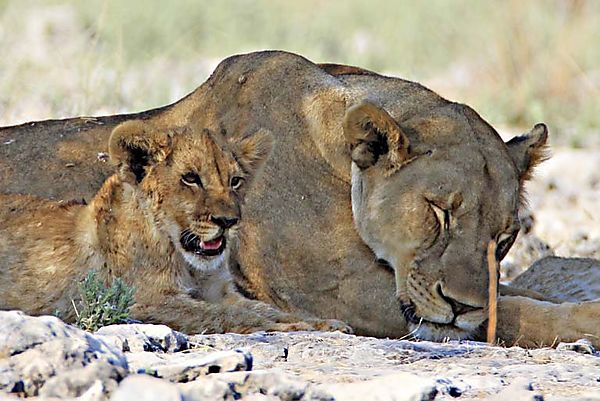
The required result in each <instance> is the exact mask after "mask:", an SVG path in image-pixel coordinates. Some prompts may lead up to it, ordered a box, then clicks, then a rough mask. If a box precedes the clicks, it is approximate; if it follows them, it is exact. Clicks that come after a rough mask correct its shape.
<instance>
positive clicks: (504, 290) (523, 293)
mask: <svg viewBox="0 0 600 401" xmlns="http://www.w3.org/2000/svg"><path fill="white" fill-rule="evenodd" d="M498 292H499V293H500V295H504V296H513V297H527V298H533V299H537V300H538V301H546V302H552V303H553V304H560V303H561V302H562V301H561V300H560V299H556V298H551V297H547V296H545V295H543V294H540V293H539V292H537V291H533V290H526V289H523V288H518V287H512V286H510V285H506V284H499V285H498Z"/></svg>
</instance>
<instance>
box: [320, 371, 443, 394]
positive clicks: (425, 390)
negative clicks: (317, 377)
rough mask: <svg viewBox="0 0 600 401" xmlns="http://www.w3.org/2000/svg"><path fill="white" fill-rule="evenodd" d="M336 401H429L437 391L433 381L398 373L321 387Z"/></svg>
mask: <svg viewBox="0 0 600 401" xmlns="http://www.w3.org/2000/svg"><path fill="white" fill-rule="evenodd" d="M322 388H323V389H324V390H326V391H327V392H328V393H330V394H331V395H332V396H333V397H335V400H336V401H368V400H377V401H430V400H434V399H435V397H436V395H437V393H438V391H437V389H436V385H435V381H434V380H431V379H424V378H421V377H419V376H417V375H414V374H410V373H398V374H394V375H388V376H383V377H380V378H377V379H373V380H367V381H363V382H356V383H340V384H332V385H324V386H322Z"/></svg>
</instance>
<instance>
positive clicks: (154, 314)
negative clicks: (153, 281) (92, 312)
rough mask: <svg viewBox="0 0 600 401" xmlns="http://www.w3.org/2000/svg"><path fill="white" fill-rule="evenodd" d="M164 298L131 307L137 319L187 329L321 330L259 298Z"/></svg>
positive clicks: (178, 296) (181, 296)
mask: <svg viewBox="0 0 600 401" xmlns="http://www.w3.org/2000/svg"><path fill="white" fill-rule="evenodd" d="M160 298H161V299H163V300H164V301H162V302H149V303H148V302H143V301H142V302H138V303H136V304H135V305H134V306H133V307H132V309H131V311H132V316H133V317H134V318H135V319H138V320H141V321H143V322H147V323H160V324H166V325H168V326H169V327H171V328H173V329H175V330H178V331H182V332H184V333H194V334H195V333H241V334H245V333H252V332H255V331H305V330H318V327H317V326H316V325H313V324H312V323H310V322H308V321H306V320H303V319H301V318H295V317H293V315H291V314H286V313H284V312H281V311H279V310H277V309H275V308H273V307H271V306H269V305H267V304H264V303H262V302H258V301H250V300H244V299H243V298H242V297H241V296H240V297H239V298H240V299H241V300H242V301H240V300H235V299H234V300H232V301H233V302H231V301H230V300H228V302H225V303H210V302H206V301H202V300H197V299H194V298H192V297H190V296H189V295H185V294H179V295H174V296H164V297H160Z"/></svg>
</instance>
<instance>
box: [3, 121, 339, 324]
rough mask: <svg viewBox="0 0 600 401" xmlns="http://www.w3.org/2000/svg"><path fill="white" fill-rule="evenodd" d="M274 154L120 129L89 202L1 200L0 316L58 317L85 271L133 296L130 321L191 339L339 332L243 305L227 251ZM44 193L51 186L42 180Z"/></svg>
mask: <svg viewBox="0 0 600 401" xmlns="http://www.w3.org/2000/svg"><path fill="white" fill-rule="evenodd" d="M271 147H272V138H271V136H270V134H269V133H267V132H266V131H263V130H259V131H258V132H255V133H254V134H252V135H249V136H247V137H244V138H238V139H236V140H231V139H230V140H228V141H226V140H225V139H223V138H221V137H217V136H216V135H213V134H211V133H210V132H209V131H208V130H203V131H202V132H192V131H191V130H189V129H188V130H180V131H179V132H175V133H173V132H168V131H167V130H163V129H158V128H156V127H154V126H153V125H152V124H151V123H149V122H144V121H128V122H125V123H123V124H121V125H119V126H118V127H116V128H115V129H114V131H113V132H112V134H111V136H110V140H109V153H110V157H111V160H112V161H113V162H114V163H116V164H117V166H118V169H117V172H116V173H115V174H114V175H113V176H111V177H110V178H108V179H107V180H106V182H105V183H104V184H103V186H102V187H101V189H100V190H99V191H98V193H97V194H96V196H95V197H94V198H93V199H92V201H91V202H90V204H89V205H82V204H79V203H73V202H67V203H61V202H54V201H50V200H42V199H38V198H34V197H31V196H24V195H0V309H21V310H24V311H25V312H27V313H30V314H50V313H55V312H56V311H58V312H60V316H61V317H63V318H64V319H66V320H67V321H73V320H74V318H75V311H74V309H73V306H72V300H73V299H76V297H77V295H78V283H79V282H80V281H81V280H82V279H83V278H84V276H85V275H86V274H87V272H88V271H89V270H90V269H95V270H97V271H98V272H99V274H100V276H101V277H102V278H103V279H104V280H105V281H107V282H109V281H110V280H111V279H112V278H113V277H121V278H122V279H123V280H125V282H127V283H128V284H129V285H133V286H134V287H135V288H136V293H135V301H136V304H135V305H134V306H133V308H132V317H133V318H135V319H139V320H142V321H145V322H152V323H162V324H166V325H168V326H170V327H172V328H174V329H177V330H180V331H184V332H187V333H200V332H214V333H221V332H238V333H246V332H252V331H257V330H283V331H288V330H311V329H324V330H335V329H341V330H344V331H348V330H349V328H348V326H346V325H344V324H343V323H341V322H338V321H335V320H319V319H310V318H309V319H305V318H301V317H298V316H295V315H292V314H288V313H284V312H282V311H279V310H277V309H275V308H273V307H271V306H269V305H267V304H264V303H261V302H257V301H252V300H248V299H245V298H243V297H242V296H241V295H240V294H238V293H237V292H236V291H235V289H234V288H233V284H232V279H231V277H230V273H229V269H228V265H227V263H228V254H229V252H230V248H231V247H232V246H236V242H237V241H236V240H237V233H238V231H237V229H238V223H239V222H240V218H241V206H242V203H243V200H244V196H245V194H246V191H247V189H248V187H249V185H250V183H251V181H252V179H253V178H254V176H255V175H256V173H257V172H258V170H260V167H261V166H262V164H263V163H264V161H265V160H266V158H267V157H268V155H269V153H270V151H271ZM49 184H50V185H51V183H49Z"/></svg>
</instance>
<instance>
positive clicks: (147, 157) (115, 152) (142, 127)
mask: <svg viewBox="0 0 600 401" xmlns="http://www.w3.org/2000/svg"><path fill="white" fill-rule="evenodd" d="M170 151H171V136H170V135H169V134H168V133H167V132H165V131H162V130H158V129H156V128H155V127H154V126H153V125H152V124H150V123H148V122H146V121H140V120H132V121H126V122H124V123H122V124H119V125H118V126H117V127H116V128H115V129H114V130H113V132H112V133H111V134H110V139H109V140H108V152H109V155H110V158H111V160H112V161H113V163H115V164H117V166H118V168H119V175H120V176H121V178H122V179H123V180H125V181H128V182H131V183H132V184H134V183H139V182H141V181H142V179H143V178H144V176H145V175H146V168H147V167H148V166H150V165H152V164H156V163H159V162H161V161H163V160H165V159H166V157H167V155H168V154H169V153H170Z"/></svg>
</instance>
